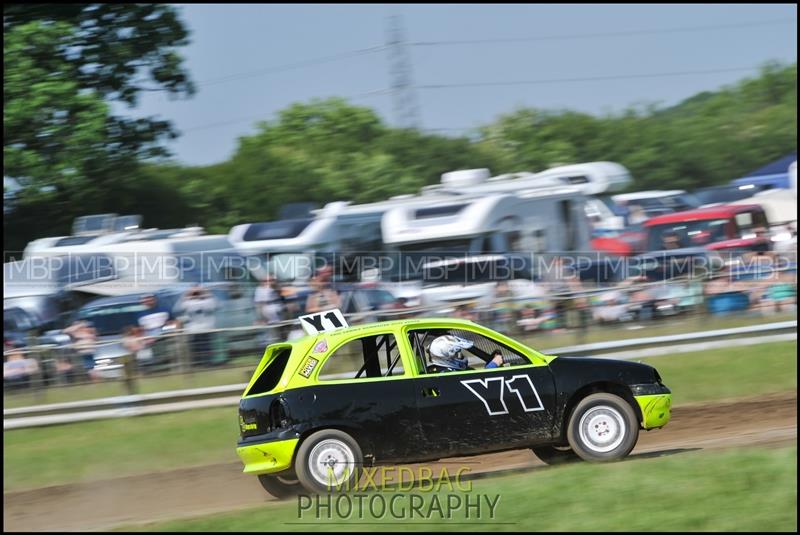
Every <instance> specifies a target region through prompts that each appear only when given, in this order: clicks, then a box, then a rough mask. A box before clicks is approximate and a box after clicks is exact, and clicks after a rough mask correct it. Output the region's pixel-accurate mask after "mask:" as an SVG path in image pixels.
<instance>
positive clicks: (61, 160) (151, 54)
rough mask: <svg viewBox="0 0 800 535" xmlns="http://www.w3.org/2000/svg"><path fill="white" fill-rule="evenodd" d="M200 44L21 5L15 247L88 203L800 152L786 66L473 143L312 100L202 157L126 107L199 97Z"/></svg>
mask: <svg viewBox="0 0 800 535" xmlns="http://www.w3.org/2000/svg"><path fill="white" fill-rule="evenodd" d="M91 6H94V7H92V8H91V9H90V7H91ZM187 42H188V33H187V32H186V30H185V29H184V28H183V26H182V24H181V23H180V21H179V19H178V18H177V15H176V13H175V11H174V9H173V8H171V7H170V6H158V5H124V6H123V5H116V4H82V5H80V6H77V5H66V4H65V5H64V6H63V7H61V6H60V5H59V6H49V8H48V9H44V10H42V11H41V12H34V13H31V12H30V11H28V10H23V9H22V8H21V7H19V6H18V7H17V8H14V7H13V6H12V7H10V8H4V48H5V50H4V67H5V68H4V75H3V76H4V88H5V91H4V126H3V130H4V139H5V141H4V163H3V167H4V169H3V170H4V176H5V177H6V178H10V179H13V181H14V182H15V183H16V184H17V185H18V187H19V189H17V190H15V191H14V192H13V193H11V194H9V193H8V192H7V191H6V197H7V199H6V203H5V204H6V206H5V210H4V211H5V224H4V239H5V243H6V246H5V249H6V251H15V250H16V251H20V250H21V249H22V248H23V247H24V246H25V244H26V243H27V242H28V241H30V240H31V239H34V238H38V237H42V236H53V235H61V234H68V233H69V228H70V224H71V222H72V220H73V219H74V217H76V216H79V215H85V214H88V213H103V212H116V213H140V214H142V215H143V218H144V223H145V225H146V226H148V227H150V226H158V227H173V226H184V225H187V224H200V225H203V226H205V227H206V228H207V229H208V230H209V231H211V232H227V231H228V230H229V229H230V227H231V226H233V225H235V224H239V223H243V222H254V221H266V220H270V219H272V218H275V217H277V215H278V212H279V210H280V208H281V206H283V205H284V204H286V203H290V202H300V201H313V202H316V203H318V204H320V205H321V204H324V203H325V202H330V201H335V200H349V201H353V202H355V203H362V202H370V201H379V200H382V199H386V198H387V197H389V196H391V195H396V194H402V193H415V192H417V191H418V190H419V188H420V187H422V186H424V185H427V184H434V183H437V182H438V181H439V180H440V175H441V174H442V173H444V172H447V171H452V170H456V169H466V168H477V167H488V168H490V169H491V171H492V173H493V174H499V173H507V172H515V171H533V172H536V171H541V170H544V169H546V168H548V167H550V166H553V165H564V164H569V163H578V162H585V161H595V160H609V161H615V162H619V163H621V164H622V165H624V166H625V167H627V168H628V169H629V170H630V171H631V173H632V175H633V178H634V183H633V185H632V186H631V190H639V189H659V188H665V187H669V188H676V189H694V188H697V187H702V186H708V185H714V184H721V183H725V182H728V181H729V180H731V179H733V178H737V177H739V176H742V175H743V174H745V173H747V172H748V171H751V170H753V169H755V168H757V167H759V166H761V165H764V164H765V163H768V162H769V161H771V160H773V159H776V158H779V157H781V156H783V155H785V154H787V153H789V152H792V151H795V150H796V146H797V82H796V81H797V64H796V63H793V64H788V65H787V64H780V63H769V64H766V65H764V66H763V67H762V69H761V71H760V72H759V74H758V75H757V76H754V77H750V78H746V79H743V80H741V81H739V82H738V83H736V84H733V85H731V86H729V87H725V88H723V89H721V90H719V91H714V92H703V93H700V94H698V95H695V96H693V97H691V98H689V99H687V100H685V101H683V102H681V103H679V104H678V105H675V106H672V107H663V106H659V105H656V104H652V105H648V106H640V107H631V108H629V109H626V110H625V111H623V112H620V113H615V114H608V115H602V116H596V115H591V114H586V113H579V112H575V111H571V110H543V109H537V108H521V109H516V110H513V111H510V112H509V113H506V114H503V115H501V116H499V117H498V118H497V119H496V120H494V121H492V122H491V123H490V124H487V125H485V126H482V127H480V128H477V129H476V130H475V132H473V133H472V135H469V136H467V135H464V136H457V137H452V136H444V135H436V134H430V133H424V132H420V131H417V130H410V129H399V128H394V127H392V126H390V125H389V124H387V123H386V122H385V121H384V120H383V119H382V118H381V117H380V116H379V115H378V114H377V113H376V112H375V111H374V110H372V109H370V108H368V107H363V106H356V105H353V104H351V103H349V102H347V101H346V100H344V99H338V98H332V99H326V100H315V101H311V102H304V103H295V104H292V105H291V106H289V107H287V108H286V109H284V110H282V111H281V112H279V113H278V115H277V117H276V119H275V120H272V121H262V122H260V123H258V124H257V129H256V132H255V133H254V134H252V135H248V136H244V137H241V138H240V139H239V140H238V145H237V148H236V150H235V152H234V154H233V155H232V156H231V157H230V158H229V159H228V160H227V161H224V162H221V163H218V164H214V165H208V166H185V165H181V164H180V163H177V162H175V161H172V160H169V159H168V157H167V155H166V153H165V151H164V149H163V141H164V140H165V139H168V138H170V137H174V136H175V135H176V132H175V131H174V130H173V128H172V127H171V125H169V124H168V123H166V122H163V121H158V120H156V119H152V118H146V119H136V120H134V119H129V118H125V117H123V116H119V115H115V114H114V113H112V111H111V106H110V103H111V102H113V101H118V102H122V103H125V104H127V105H130V106H133V105H135V103H136V97H137V95H138V94H140V93H141V92H142V91H145V90H150V89H153V87H151V86H154V87H155V88H158V89H159V90H162V91H167V92H170V93H172V94H175V95H178V96H191V94H192V92H193V91H194V88H193V85H192V83H191V80H190V78H189V75H188V73H187V72H186V71H185V69H184V67H183V64H182V60H181V57H180V55H179V54H178V52H177V50H178V48H179V47H180V46H183V45H185V44H186V43H187ZM4 189H5V188H4Z"/></svg>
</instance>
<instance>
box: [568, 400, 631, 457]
mask: <svg viewBox="0 0 800 535" xmlns="http://www.w3.org/2000/svg"><path fill="white" fill-rule="evenodd" d="M625 430H626V427H625V419H624V418H623V417H622V415H621V414H620V413H619V411H617V410H616V409H614V408H613V407H609V406H607V405H600V406H597V407H592V408H591V409H589V410H588V411H586V412H585V413H584V414H583V416H582V417H581V421H580V423H579V424H578V434H579V435H580V438H581V442H582V443H583V444H584V445H585V446H586V447H587V448H589V449H590V450H592V451H595V452H597V453H608V452H609V451H612V450H614V449H616V448H618V447H619V445H620V444H622V441H623V440H624V439H625Z"/></svg>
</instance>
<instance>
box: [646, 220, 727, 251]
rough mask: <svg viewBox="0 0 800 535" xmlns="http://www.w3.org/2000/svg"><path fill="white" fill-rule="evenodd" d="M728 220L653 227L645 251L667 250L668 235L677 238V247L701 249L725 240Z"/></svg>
mask: <svg viewBox="0 0 800 535" xmlns="http://www.w3.org/2000/svg"><path fill="white" fill-rule="evenodd" d="M728 223H729V220H728V219H706V220H703V221H686V222H680V223H666V224H663V225H653V226H652V227H650V228H649V229H648V232H647V250H648V251H663V250H665V249H669V248H670V247H668V246H667V240H668V239H669V236H670V234H675V235H677V237H678V240H677V247H672V248H676V249H677V248H684V247H702V246H704V245H708V244H710V243H714V242H719V241H723V240H725V239H727V237H726V233H725V226H726V225H727V224H728Z"/></svg>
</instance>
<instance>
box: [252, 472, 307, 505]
mask: <svg viewBox="0 0 800 535" xmlns="http://www.w3.org/2000/svg"><path fill="white" fill-rule="evenodd" d="M258 481H259V482H260V483H261V486H262V487H264V490H266V491H267V492H269V493H270V494H272V495H273V496H274V497H276V498H278V499H279V500H285V499H287V498H291V497H292V496H296V495H297V494H298V493H299V492H300V491H301V490H302V489H303V487H302V486H301V485H300V481H299V480H298V479H297V478H296V477H293V474H288V475H273V474H262V475H260V476H258Z"/></svg>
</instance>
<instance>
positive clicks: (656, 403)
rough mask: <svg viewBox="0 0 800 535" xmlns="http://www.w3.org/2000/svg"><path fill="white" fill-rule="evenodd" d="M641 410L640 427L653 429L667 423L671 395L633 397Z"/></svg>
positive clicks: (669, 414) (669, 413)
mask: <svg viewBox="0 0 800 535" xmlns="http://www.w3.org/2000/svg"><path fill="white" fill-rule="evenodd" d="M634 399H636V402H637V403H638V404H639V408H640V409H641V410H642V427H644V428H645V429H655V428H659V427H664V426H665V425H667V422H669V419H670V416H671V415H672V413H671V410H670V409H671V407H672V394H650V395H645V396H634Z"/></svg>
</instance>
